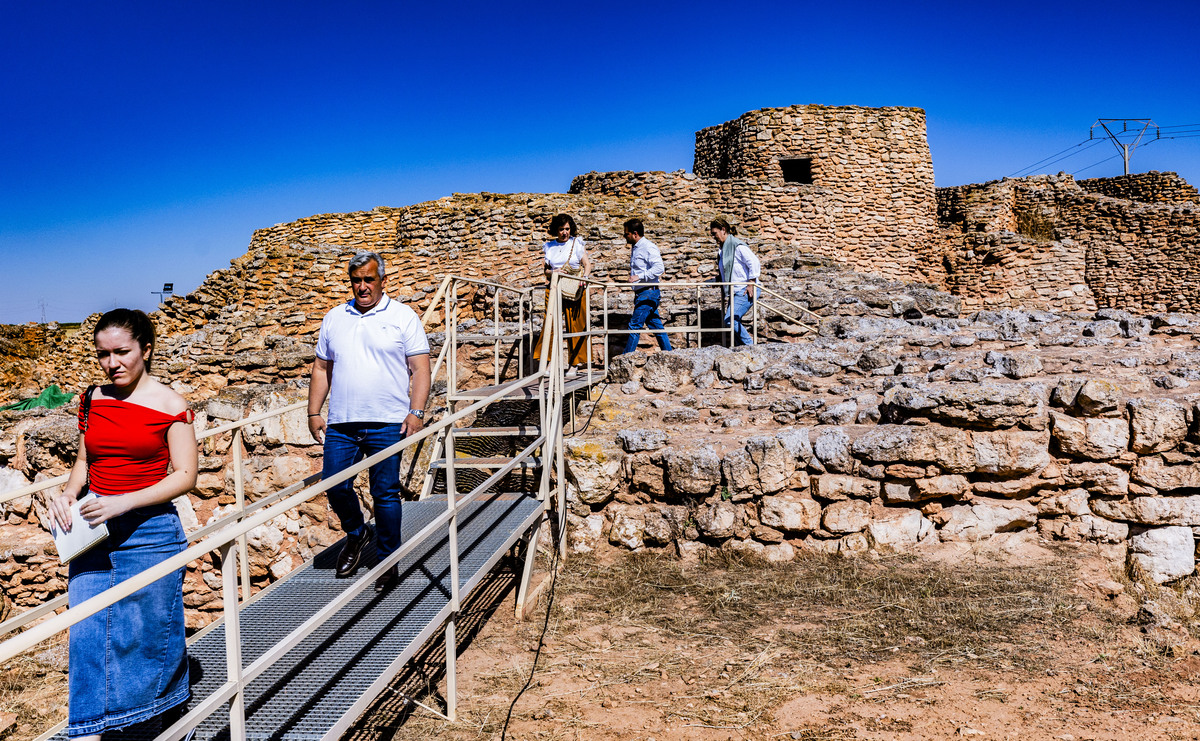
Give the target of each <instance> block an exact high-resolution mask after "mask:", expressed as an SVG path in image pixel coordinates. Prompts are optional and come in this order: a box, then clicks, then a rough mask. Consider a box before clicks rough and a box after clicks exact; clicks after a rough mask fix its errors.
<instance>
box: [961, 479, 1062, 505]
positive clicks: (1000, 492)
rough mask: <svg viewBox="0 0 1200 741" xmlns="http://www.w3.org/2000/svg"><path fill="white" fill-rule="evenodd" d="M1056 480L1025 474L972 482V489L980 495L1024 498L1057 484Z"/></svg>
mask: <svg viewBox="0 0 1200 741" xmlns="http://www.w3.org/2000/svg"><path fill="white" fill-rule="evenodd" d="M1055 485H1056V484H1055V482H1054V481H1048V480H1046V479H1044V478H1042V477H1041V476H1040V475H1039V476H1023V477H1021V478H1019V479H985V480H982V481H976V482H974V483H972V484H971V489H972V491H974V492H975V493H976V494H977V495H979V496H984V497H995V496H1000V497H1007V498H1009V499H1022V498H1024V497H1028V496H1032V495H1033V494H1034V493H1036V492H1037V491H1039V490H1041V489H1045V488H1047V487H1052V486H1055Z"/></svg>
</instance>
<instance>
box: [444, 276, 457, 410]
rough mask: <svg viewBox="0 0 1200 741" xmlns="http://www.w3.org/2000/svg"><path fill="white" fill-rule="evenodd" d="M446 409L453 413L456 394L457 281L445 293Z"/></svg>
mask: <svg viewBox="0 0 1200 741" xmlns="http://www.w3.org/2000/svg"><path fill="white" fill-rule="evenodd" d="M446 342H447V343H448V344H449V349H448V350H447V351H446V376H447V378H446V407H447V410H448V411H449V412H450V413H452V414H453V413H454V397H455V396H456V395H457V394H458V281H452V282H451V283H450V288H449V290H447V291H446Z"/></svg>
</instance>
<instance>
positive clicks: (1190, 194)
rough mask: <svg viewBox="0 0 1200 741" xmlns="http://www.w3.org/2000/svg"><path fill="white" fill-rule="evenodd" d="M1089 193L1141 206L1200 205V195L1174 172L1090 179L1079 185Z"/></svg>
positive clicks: (1081, 181) (1153, 172)
mask: <svg viewBox="0 0 1200 741" xmlns="http://www.w3.org/2000/svg"><path fill="white" fill-rule="evenodd" d="M1076 182H1077V183H1078V185H1079V187H1080V188H1083V189H1084V190H1086V191H1088V192H1089V193H1099V194H1100V195H1102V196H1110V197H1112V198H1123V199H1125V200H1127V201H1139V202H1141V203H1183V202H1185V201H1190V202H1191V203H1192V205H1194V206H1195V205H1200V193H1197V191H1196V188H1195V186H1193V185H1191V184H1189V183H1188V181H1186V180H1184V179H1183V178H1181V177H1179V176H1178V175H1176V174H1175V173H1173V172H1157V171H1153V170H1152V171H1150V172H1142V173H1135V174H1132V175H1118V176H1117V177H1111V178H1090V179H1088V180H1078V181H1076Z"/></svg>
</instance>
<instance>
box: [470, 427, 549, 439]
mask: <svg viewBox="0 0 1200 741" xmlns="http://www.w3.org/2000/svg"><path fill="white" fill-rule="evenodd" d="M540 434H542V428H541V427H540V426H538V425H517V426H516V427H456V428H454V437H456V438H459V437H502V436H517V437H537V436H538V435H540Z"/></svg>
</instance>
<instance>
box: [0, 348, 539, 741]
mask: <svg viewBox="0 0 1200 741" xmlns="http://www.w3.org/2000/svg"><path fill="white" fill-rule="evenodd" d="M550 371H551V369H549V368H548V369H546V370H543V371H540V372H539V373H537V374H535V376H534V377H535V380H541V379H542V378H545V377H547V376H548V375H549V373H550ZM544 386H545V388H547V389H552V388H553V386H552V385H551V384H544ZM506 393H507V389H500V390H498V391H496V392H495V393H493V394H490V395H489V396H487V397H485V398H483V399H480V400H479V401H477V402H475V403H473V404H471V405H469V406H467V407H466V408H464V409H462V410H460V411H457V412H454V413H451V414H447V415H446V416H445V417H444V418H443V419H441V420H439V421H438V422H437V423H435V424H432V425H430V426H429V427H427V428H425V429H424V430H422V431H421V432H419V433H417V434H415V435H412V436H410V437H407V438H405V439H404V440H401V441H400V442H398V443H396V444H395V445H392V446H390V447H388V448H387V449H385V450H382V451H380V452H378V453H376V454H374V455H371V456H369V457H367V458H365V459H363V460H362V461H361V462H359V463H358V464H356V465H354V466H351V467H349V468H346V469H344V470H343V471H341V472H339V473H337V474H335V475H333V476H331V477H330V478H328V479H325V480H324V481H321V482H320V483H318V484H315V485H312V486H308V487H305V488H303V489H301V490H300V491H297V492H295V493H293V494H291V495H289V496H286V497H282V498H280V499H279V500H278V501H276V502H275V503H274V504H272V505H270V506H267V507H263V508H260V509H259V510H258V511H256V512H254V513H253V514H249V515H247V516H246V517H244V518H243V519H242V520H241V521H240V522H237V523H234V524H231V525H229V526H228V527H227V528H225V529H224V530H222V531H220V532H217V533H214V534H212V535H208V536H206V537H204V538H202V539H201V540H200V541H199V542H198V543H196V544H194V545H191V546H189V547H188V548H186V549H185V550H184V551H182V552H181V553H179V554H177V555H175V556H171V557H170V558H168V559H166V560H164V561H162V562H160V563H159V564H156V565H155V566H153V567H151V568H149V569H146V570H145V571H143V572H141V573H140V574H137V575H135V576H133V577H131V578H130V579H128V580H126V581H123V582H121V583H120V584H117V585H115V586H113V587H111V588H109V589H107V590H105V591H104V592H102V593H100V594H98V595H96V596H94V597H92V598H90V599H88V600H86V601H85V602H83V603H81V604H79V605H76V606H74V607H71V608H70V609H69V610H67V611H66V612H64V613H61V614H59V615H56V616H54V617H52V618H49V619H47V620H45V621H44V622H41V623H39V624H38V625H35V626H32V627H29V628H28V629H26V630H25V631H24V632H22V633H20V634H18V635H16V636H14V637H12V638H9V639H8V640H6V641H4V642H3V643H0V662H4V661H7V660H9V659H11V658H12V657H14V656H16V655H17V654H19V653H21V652H23V651H26V650H28V649H30V648H32V647H33V646H36V645H37V644H39V643H40V642H42V641H44V640H47V639H49V638H51V637H53V636H54V635H57V634H58V633H61V632H62V631H64V630H66V629H68V628H69V627H70V626H72V625H75V624H76V623H78V622H80V621H81V620H84V619H86V618H88V617H90V616H91V615H94V614H95V613H97V612H99V611H100V610H103V609H105V608H106V607H109V606H110V605H112V604H115V603H116V602H118V601H120V600H121V599H124V598H125V597H127V596H129V595H130V594H133V593H134V592H136V591H137V590H138V589H141V588H142V587H144V586H146V585H148V584H150V583H153V582H155V581H157V580H159V579H162V578H165V577H167V576H169V575H171V574H172V573H174V572H175V571H177V570H178V569H180V568H184V567H186V566H187V564H189V563H190V562H192V561H193V560H195V559H197V558H200V557H202V556H204V554H206V553H210V552H213V551H216V552H218V553H219V554H220V557H221V572H222V596H223V600H224V607H223V611H222V614H223V617H224V620H225V631H226V659H227V666H226V672H227V675H226V681H225V683H224V684H222V685H221V687H220V688H219V689H218V690H217V691H216V692H215V693H214V694H212V695H210V696H209V697H207V698H199V699H197V700H196V701H194V703H193V709H192V710H191V711H189V712H188V713H187V714H186V715H185V716H184V717H183V718H181V719H180V720H179V721H178V722H176V723H175V724H174V725H172V726H171V727H170V728H168V729H167V730H165V731H164V732H163V733H162V735H160V736H159V737H158V739H159V741H174V739H179V738H182V737H184V736H185V735H186V734H187V733H188V731H189V730H190V729H192V728H194V727H195V726H196V725H197V724H198V723H199V722H201V721H202V720H203V719H204V718H206V717H208V716H209V715H211V714H212V713H213V712H216V711H217V710H218V709H219V708H220V706H221V705H222V704H224V703H226V702H228V703H230V710H229V714H230V715H229V723H230V733H231V738H233V739H235V740H236V741H242V740H244V739H245V709H244V698H243V692H244V690H245V687H246V685H247V684H248V683H249V682H250V681H252V680H253V679H254V678H256V677H257V676H259V675H260V674H261V673H262V672H263V671H265V670H266V669H267V668H269V667H270V666H271V665H272V664H273V663H274V662H275V661H276V660H277V659H278V658H279V657H281V656H282V655H283V654H285V653H286V652H287V651H288V650H290V649H291V648H293V647H294V646H296V645H297V644H298V643H300V641H302V640H303V639H304V638H306V637H307V636H308V635H310V634H311V633H312V632H313V631H314V630H316V628H317V627H319V626H320V625H321V624H322V623H324V622H325V621H326V620H328V619H329V618H330V617H331V616H332V615H333V614H334V613H335V612H337V610H338V609H340V608H341V607H343V606H344V605H345V604H347V603H348V602H349V601H350V600H351V599H353V598H354V597H355V596H356V595H357V594H359V593H360V592H362V591H363V590H364V589H366V588H367V587H368V586H371V585H372V584H373V583H374V581H375V580H376V579H377V578H378V577H379V576H380V575H382V573H383V572H384V571H385V570H386V569H388V568H390V567H391V566H393V565H395V564H396V563H398V562H399V561H400V559H401V558H403V557H404V556H406V555H408V554H409V553H410V552H411V551H412V550H413V549H414V548H416V547H417V546H418V545H420V544H422V543H424V542H426V541H427V540H428V539H429V538H431V537H434V536H437V535H439V534H440V533H445V532H446V531H447V529H448V531H449V538H450V542H451V547H450V554H451V555H450V558H451V573H452V584H453V587H452V588H453V595H452V605H453V610H452V612H451V614H452V615H453V614H454V613H456V612H457V606H458V605H459V604H461V596H460V595H459V594H458V580H457V574H458V551H457V518H458V514H459V512H460V511H461V510H462V509H463V508H464V507H466V506H467V505H469V504H470V503H471V502H473V501H474V500H475V499H477V498H478V497H479V496H480V495H481V494H482V493H484V492H485V491H487V489H488V488H489V487H490V486H491V485H492V484H493V483H495V482H496V481H498V480H499V479H500V478H502V477H503V476H504V475H505V474H507V473H508V472H509V471H511V470H512V469H513V468H515V467H516V466H517V465H519V464H520V463H521V458H519V457H518V458H514V459H513V460H512V461H511V462H509V463H508V464H507V465H505V466H503V467H502V468H500V469H499V470H498V471H496V472H495V473H494V474H493V475H492V476H490V477H489V478H488V479H487V480H486V481H485V482H483V484H481V485H480V486H477V487H475V488H474V489H473V490H472V491H471V492H470V493H468V494H465V495H463V496H454V495H450V494H449V492H453V491H454V490H453V489H448V496H447V509H446V512H445V513H444V514H443V515H441V516H440V517H438V518H437V519H435V520H434V521H433V522H431V523H430V524H429V525H427V526H425V527H424V528H423V529H422V530H421V531H420V532H419V533H417V535H416V536H414V537H413V538H412V539H410V540H408V541H407V542H406V543H404V544H403V545H402V546H401V547H400V548H399V549H398V550H397V551H395V552H394V553H392V554H391V555H389V556H388V557H387V558H386V559H383V560H382V561H380V562H379V564H378V565H376V566H375V567H373V568H372V569H370V570H369V571H368V572H366V573H365V574H364V575H363V576H361V577H360V578H358V579H357V580H355V581H354V582H353V583H352V584H351V585H350V586H349V587H348V588H347V589H346V591H345V592H343V593H342V594H341V595H340V596H339V597H338V598H337V599H335V600H334V601H333V602H331V603H330V604H329V605H327V606H325V607H323V608H322V609H321V610H320V611H319V612H317V613H316V614H315V615H313V616H312V617H311V618H309V620H307V621H306V622H305V623H304V624H303V625H301V626H299V627H297V628H296V629H295V630H293V631H292V632H291V633H290V634H289V635H288V636H286V637H285V638H283V639H282V640H281V641H279V642H278V643H277V644H276V645H275V646H274V647H272V648H271V649H269V650H268V651H267V652H266V653H264V654H263V655H262V656H261V657H259V658H258V659H257V660H255V661H254V662H253V663H252V664H250V665H249V666H245V667H243V666H242V662H241V649H240V646H241V639H240V624H239V613H240V611H241V609H242V604H241V602H240V601H239V599H238V587H239V584H238V579H237V576H236V574H237V571H236V570H235V569H233V568H230V567H231V566H232V565H233V564H235V563H236V562H238V561H239V560H240V559H239V557H238V549H237V545H238V543H239V542H241V541H242V540H244V538H245V536H246V534H247V533H248V532H250V531H251V530H253V529H254V528H256V527H258V526H260V525H262V524H264V523H267V522H269V521H271V520H272V519H274V518H276V517H278V516H280V515H282V514H284V513H286V512H287V511H288V510H290V509H293V508H295V507H298V506H300V505H301V504H304V503H305V502H307V501H309V500H310V499H312V498H313V497H315V496H317V495H319V494H323V493H324V492H325V491H326V490H328V489H329V488H330V487H332V486H334V485H335V484H338V483H341V482H342V481H345V480H347V479H350V478H352V477H354V476H356V475H357V474H358V473H359V472H361V471H364V470H366V469H368V468H369V467H370V466H372V465H374V464H375V463H378V462H380V461H382V460H384V459H386V458H389V457H391V456H393V455H399V454H400V453H401V452H402V451H403V450H404V449H405V448H407V447H410V446H412V445H414V444H416V443H419V442H420V441H422V440H424V439H425V438H427V437H430V436H431V435H434V434H437V433H438V432H440V431H441V430H443V429H446V428H449V427H451V426H453V425H454V423H455V422H458V421H460V420H462V419H463V418H465V417H467V416H468V415H470V414H472V413H474V412H476V411H478V410H480V409H482V408H484V407H485V406H487V405H488V404H491V403H492V402H494V401H496V400H497V399H499V398H501V397H503V396H504V395H505V394H506ZM260 418H261V417H260ZM545 441H546V436H545V435H542V436H540V437H539V438H538V440H537V441H535V444H534V445H531V446H530V447H529V448H527V449H526V451H525V454H526V455H528V454H529V452H530V451H532V449H533V448H535V447H537V446H538V445H542V444H544V443H545ZM453 470H454V466H453V459H452V458H450V459H448V460H447V473H448V474H449V475H448V478H449V479H450V481H451V482H452V481H453V478H454V474H453ZM544 506H545V499H543V507H544ZM447 626H448V627H447V652H446V653H447V662H448V667H447V671H448V677H452V676H453V674H452V673H451V672H452V671H453V658H452V657H453V656H454V653H455V652H454V649H453V646H454V629H453V619H451V621H450V622H448V624H447ZM449 681H450V682H451V684H453V680H449ZM452 689H453V688H452V687H451V691H448V695H447V698H448V707H449V710H450V713H449V715H450V717H451V718H453V716H454V702H455V701H454V695H453V692H452Z"/></svg>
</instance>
